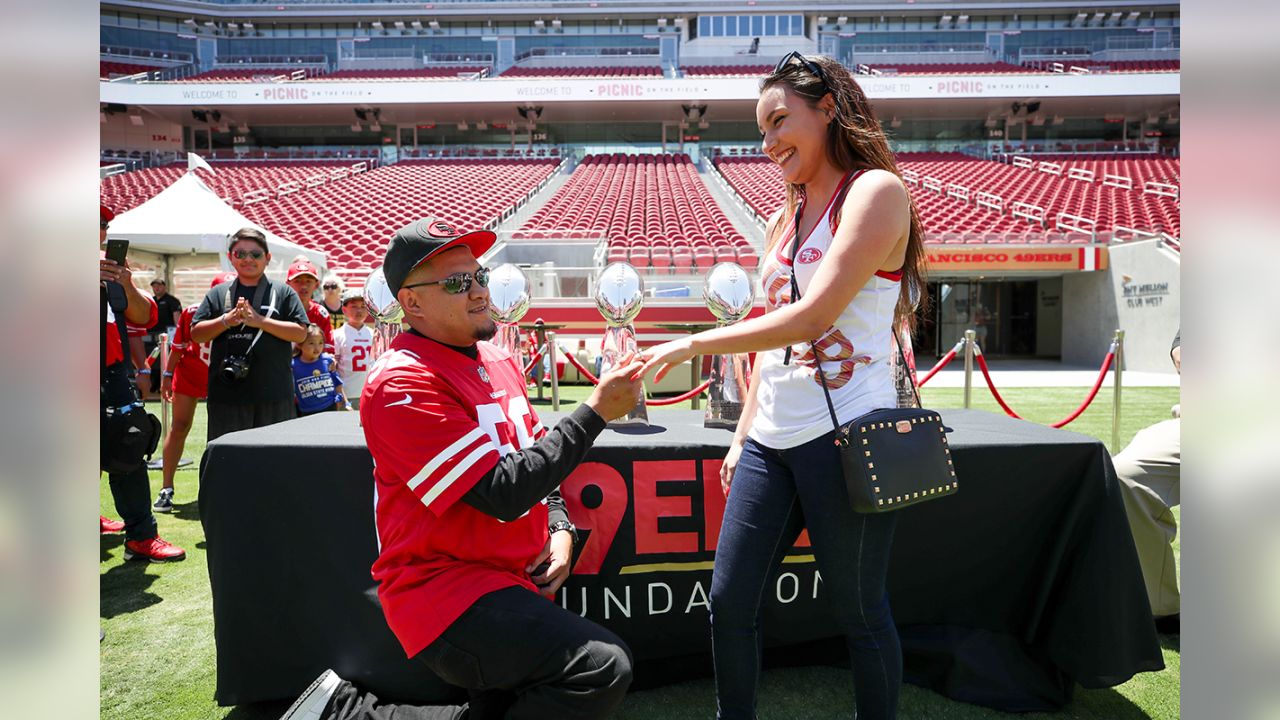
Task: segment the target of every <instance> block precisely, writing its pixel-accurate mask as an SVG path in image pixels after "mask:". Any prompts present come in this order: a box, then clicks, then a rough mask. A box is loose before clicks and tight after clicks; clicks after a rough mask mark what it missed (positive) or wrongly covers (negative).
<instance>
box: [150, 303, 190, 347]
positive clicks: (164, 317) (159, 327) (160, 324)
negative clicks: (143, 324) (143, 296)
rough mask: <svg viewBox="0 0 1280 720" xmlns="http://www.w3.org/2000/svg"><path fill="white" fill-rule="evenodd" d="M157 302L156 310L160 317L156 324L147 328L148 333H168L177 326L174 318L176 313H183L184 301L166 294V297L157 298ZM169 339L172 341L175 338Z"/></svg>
mask: <svg viewBox="0 0 1280 720" xmlns="http://www.w3.org/2000/svg"><path fill="white" fill-rule="evenodd" d="M155 301H156V308H157V309H158V310H159V311H160V315H159V317H158V318H157V319H156V324H155V325H152V326H151V327H149V328H147V332H149V333H162V332H166V331H167V330H168V329H169V328H171V327H173V326H174V325H175V324H176V323H175V322H174V320H173V316H174V314H175V313H180V312H182V301H181V300H179V299H178V298H176V297H174V296H173V295H171V294H170V293H165V294H164V297H161V298H156V299H155ZM169 339H170V340H172V339H173V338H169Z"/></svg>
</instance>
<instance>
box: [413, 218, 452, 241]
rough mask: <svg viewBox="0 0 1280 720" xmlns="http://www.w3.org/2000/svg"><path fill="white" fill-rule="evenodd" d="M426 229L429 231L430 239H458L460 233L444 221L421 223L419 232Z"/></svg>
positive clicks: (427, 234)
mask: <svg viewBox="0 0 1280 720" xmlns="http://www.w3.org/2000/svg"><path fill="white" fill-rule="evenodd" d="M424 226H425V227H424ZM424 229H425V230H426V231H427V233H426V236H427V237H428V238H455V237H458V231H457V230H455V229H454V228H453V226H452V225H450V224H449V223H447V222H445V221H443V220H435V221H432V222H429V223H421V224H419V225H418V230H419V231H422V230H424Z"/></svg>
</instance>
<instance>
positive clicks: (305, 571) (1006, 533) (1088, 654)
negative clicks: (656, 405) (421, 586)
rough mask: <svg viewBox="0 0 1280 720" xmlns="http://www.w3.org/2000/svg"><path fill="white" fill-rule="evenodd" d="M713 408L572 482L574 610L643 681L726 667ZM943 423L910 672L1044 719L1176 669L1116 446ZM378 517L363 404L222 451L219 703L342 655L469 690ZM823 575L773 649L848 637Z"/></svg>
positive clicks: (811, 582)
mask: <svg viewBox="0 0 1280 720" xmlns="http://www.w3.org/2000/svg"><path fill="white" fill-rule="evenodd" d="M543 416H544V422H545V423H546V424H548V425H550V424H551V423H552V422H554V420H555V415H554V414H552V413H550V412H544V413H543ZM701 417H702V416H701V413H699V412H695V411H661V410H659V411H655V412H653V413H651V416H650V421H651V423H652V424H653V426H652V427H649V428H643V429H632V430H622V431H611V430H610V431H606V432H605V433H604V434H603V435H602V436H601V437H600V439H599V440H598V442H597V443H596V446H595V447H594V448H593V449H592V451H591V453H590V455H589V456H588V462H587V463H584V466H583V467H581V468H579V470H578V471H577V472H576V473H575V474H574V475H573V476H572V477H571V478H570V479H569V480H568V481H566V483H565V485H564V487H563V492H564V494H565V497H566V502H567V503H568V505H569V507H570V511H571V514H572V515H573V517H574V520H575V522H577V523H578V524H579V526H580V527H581V528H582V529H583V530H584V533H583V534H584V536H585V541H584V543H583V547H582V548H580V550H579V553H578V559H577V565H576V566H575V570H574V575H573V576H572V577H571V578H570V580H569V582H567V583H566V584H565V587H564V588H563V589H562V591H561V594H560V596H559V597H558V598H557V601H558V602H560V603H561V604H562V605H564V606H565V607H567V608H568V609H569V610H571V611H573V612H580V613H582V612H585V614H586V616H587V617H590V618H592V619H594V620H596V621H598V622H601V623H602V624H605V625H607V626H609V627H610V628H611V629H613V630H614V631H615V632H617V633H618V634H619V635H620V636H621V637H622V638H623V639H624V640H625V641H627V643H628V644H629V645H630V646H631V648H632V650H633V652H634V653H635V656H636V658H637V668H636V679H637V685H638V686H639V685H653V684H660V683H662V682H666V681H670V680H675V679H682V678H683V677H684V676H685V673H688V672H689V671H691V670H692V671H695V672H698V671H700V672H707V671H708V669H709V662H708V654H709V652H710V631H709V626H708V621H707V613H706V593H707V592H708V591H709V590H710V575H711V571H710V569H709V568H710V560H711V559H712V558H713V557H714V547H715V541H716V537H717V536H718V532H719V516H720V513H721V512H723V507H722V503H723V497H719V495H720V493H719V481H718V467H719V461H720V459H721V458H723V456H724V452H725V449H726V448H727V446H728V442H729V438H730V434H729V432H728V431H724V430H707V429H704V428H703V427H702V425H701ZM943 418H944V420H945V421H946V423H947V424H948V425H950V426H951V427H954V428H955V432H954V433H953V434H952V435H951V436H950V445H951V448H952V453H953V457H954V462H955V466H956V470H957V474H958V477H959V479H960V491H959V492H958V493H957V494H956V495H954V496H952V497H948V498H943V499H940V500H937V501H934V502H931V503H927V504H925V505H920V506H916V507H913V508H909V509H907V510H905V511H903V512H902V517H901V519H900V522H899V525H898V530H897V534H896V539H895V545H894V550H893V557H892V563H891V567H890V577H889V587H890V594H891V596H890V597H891V603H892V606H893V613H894V617H895V619H896V621H897V623H898V627H899V631H900V634H901V636H902V641H903V649H904V656H905V665H906V676H907V679H908V680H909V681H911V682H913V683H916V684H920V685H924V686H927V687H931V688H933V689H935V690H937V691H938V692H940V693H942V694H944V695H947V696H949V697H952V698H955V699H958V700H964V701H968V702H974V703H979V704H983V705H988V706H992V707H997V708H1001V709H1006V710H1030V709H1040V708H1051V707H1055V706H1058V705H1061V704H1063V703H1065V702H1066V701H1068V700H1069V699H1070V697H1071V691H1072V688H1073V686H1074V683H1080V684H1081V685H1083V686H1085V687H1104V686H1111V685H1115V684H1118V683H1121V682H1123V681H1125V680H1127V679H1128V678H1129V677H1131V676H1132V675H1133V674H1134V673H1136V672H1142V671H1147V670H1157V669H1160V668H1161V667H1163V661H1162V659H1161V654H1160V648H1159V646H1158V644H1157V641H1156V637H1155V633H1154V628H1153V626H1152V622H1151V615H1150V611H1149V608H1148V604H1147V598H1146V592H1145V590H1144V587H1143V583H1142V577H1141V573H1140V570H1139V568H1138V562H1137V554H1136V552H1135V550H1134V546H1133V539H1132V537H1131V536H1130V534H1129V528H1128V524H1127V522H1126V520H1125V515H1124V507H1123V503H1122V501H1121V498H1120V497H1119V495H1118V489H1117V481H1116V478H1115V475H1114V471H1113V469H1112V465H1111V459H1110V456H1109V455H1108V454H1107V452H1106V450H1105V448H1104V447H1103V446H1102V444H1101V443H1100V442H1098V441H1096V440H1094V439H1093V438H1090V437H1087V436H1084V435H1079V434H1076V433H1072V432H1067V431H1062V430H1054V429H1051V428H1046V427H1043V426H1040V425H1035V424H1032V423H1028V422H1022V421H1018V420H1013V419H1010V418H1007V417H1004V416H999V415H993V414H990V413H983V412H979V411H966V410H952V411H947V412H945V413H943ZM372 510H373V483H372V462H371V459H370V456H369V453H368V450H367V449H366V448H365V446H364V438H363V434H362V432H361V431H360V429H359V428H358V426H357V416H356V414H355V413H322V414H320V415H316V416H313V417H308V418H302V419H299V420H294V421H290V422H286V423H281V424H279V425H273V426H271V427H267V428H260V429H257V430H251V431H244V432H239V433H233V434H229V435H225V436H223V437H222V438H219V439H218V440H216V441H215V442H213V443H211V444H210V445H209V447H208V451H207V452H206V455H205V457H204V459H203V461H202V466H201V486H200V515H201V520H202V522H203V524H204V528H205V534H206V538H207V541H208V560H209V575H210V581H211V585H212V589H213V609H214V632H215V639H216V642H217V654H218V683H217V691H216V699H217V701H218V702H219V703H220V704H223V705H232V704H241V703H246V702H253V701H258V700H264V699H271V698H285V697H292V696H295V695H296V694H297V693H298V692H299V691H300V690H301V689H302V688H304V687H305V686H306V684H307V683H308V682H310V681H311V680H312V679H313V678H314V677H315V676H316V675H317V674H318V673H319V672H320V671H321V670H323V669H324V668H326V667H332V668H334V669H335V670H337V671H338V673H339V674H340V675H342V676H343V677H345V678H347V679H351V680H355V681H358V682H361V683H363V684H365V685H367V686H368V687H369V688H370V689H371V690H374V691H375V692H377V693H379V695H380V696H384V697H387V698H396V699H400V700H403V701H423V702H427V701H444V700H456V699H458V698H460V697H462V696H461V694H460V693H459V691H457V689H455V688H450V687H448V686H446V685H444V684H443V683H442V682H441V681H440V680H438V679H436V678H435V677H434V676H432V675H431V674H430V673H429V672H427V671H425V670H423V669H422V668H421V667H420V666H418V665H417V664H415V663H410V662H409V661H407V660H406V659H405V657H404V654H403V652H402V651H401V649H400V647H399V645H398V643H397V642H396V640H395V638H394V637H393V636H392V634H391V632H390V631H389V630H388V629H387V627H386V623H385V621H384V620H383V618H382V615H381V611H380V610H379V608H378V607H377V606H376V604H375V600H372V599H371V596H372V594H373V582H372V580H371V578H370V575H369V566H370V565H371V563H372V562H373V560H374V558H375V556H376V553H377V544H376V543H377V541H376V535H375V532H374V522H373V512H372ZM820 585H821V583H820V580H819V579H818V577H817V571H816V565H815V564H814V563H813V561H812V559H811V555H810V554H809V551H808V549H807V548H805V547H797V548H796V549H795V550H794V551H793V552H792V556H791V557H789V558H788V562H786V563H785V564H784V565H783V567H782V570H781V571H780V575H779V576H778V578H777V581H776V582H775V583H774V588H773V589H774V592H773V593H771V595H772V597H770V598H769V600H768V602H767V605H766V613H765V617H764V621H763V622H764V633H765V641H766V644H767V645H769V646H770V647H771V648H776V649H775V650H771V651H770V652H769V653H768V654H767V655H768V656H769V657H770V658H772V659H775V660H776V659H779V658H783V657H784V656H786V655H787V654H788V652H790V653H791V655H793V656H794V655H796V654H797V653H805V654H810V653H811V655H810V657H815V658H817V657H826V656H827V655H828V654H829V652H828V651H830V650H831V649H832V648H836V647H838V646H839V645H840V643H838V642H835V641H834V640H833V639H832V638H833V633H834V625H833V623H832V622H831V621H830V620H829V616H828V615H827V612H826V609H825V605H824V603H825V602H826V598H825V597H824V596H823V595H822V592H821V587H820ZM789 659H790V660H791V661H796V660H797V658H796V657H791V658H789ZM658 661H661V662H658Z"/></svg>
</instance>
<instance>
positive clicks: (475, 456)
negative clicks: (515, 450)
mask: <svg viewBox="0 0 1280 720" xmlns="http://www.w3.org/2000/svg"><path fill="white" fill-rule="evenodd" d="M491 452H492V453H496V452H498V450H497V448H495V447H494V446H493V443H491V442H485V443H483V444H481V445H480V446H479V447H477V448H476V449H475V450H472V451H471V454H470V455H468V456H466V457H465V458H463V459H462V461H461V462H459V463H458V464H457V465H454V466H453V469H452V470H450V471H449V474H448V475H445V476H444V477H443V478H440V482H438V483H436V484H435V485H432V486H431V489H430V490H428V491H427V494H426V495H423V496H422V504H423V505H426V506H427V507H431V503H432V502H433V501H434V500H435V499H436V498H438V497H440V495H441V494H442V493H444V491H445V490H448V489H449V486H451V485H453V482H454V481H455V480H457V479H458V477H460V476H461V475H462V473H464V472H466V471H467V470H468V469H470V468H471V466H472V465H475V464H476V461H477V460H479V459H480V458H482V457H484V456H485V455H488V454H489V453H491Z"/></svg>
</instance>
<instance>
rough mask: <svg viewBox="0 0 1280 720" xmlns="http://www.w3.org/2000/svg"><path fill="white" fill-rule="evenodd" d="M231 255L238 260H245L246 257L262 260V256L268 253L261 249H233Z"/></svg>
mask: <svg viewBox="0 0 1280 720" xmlns="http://www.w3.org/2000/svg"><path fill="white" fill-rule="evenodd" d="M231 255H232V257H234V258H235V259H237V260H244V259H245V258H253V259H254V260H261V259H262V256H263V255H266V253H264V252H262V251H261V250H232V251H231Z"/></svg>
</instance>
